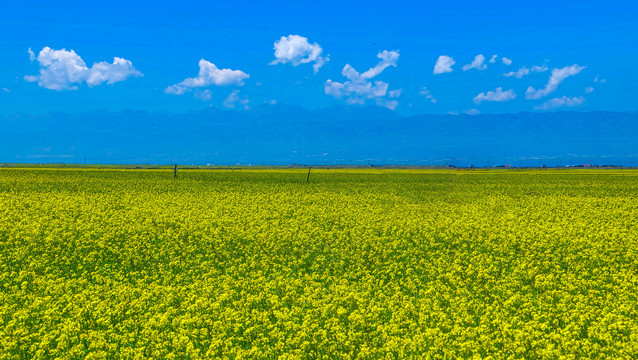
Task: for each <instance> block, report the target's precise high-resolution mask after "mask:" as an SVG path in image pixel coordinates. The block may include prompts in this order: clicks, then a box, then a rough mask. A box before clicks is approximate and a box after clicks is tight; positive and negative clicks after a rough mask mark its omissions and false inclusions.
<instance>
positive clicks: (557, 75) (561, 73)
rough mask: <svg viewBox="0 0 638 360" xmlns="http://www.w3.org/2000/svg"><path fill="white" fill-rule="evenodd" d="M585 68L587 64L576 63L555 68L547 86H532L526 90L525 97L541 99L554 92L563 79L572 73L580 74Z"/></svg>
mask: <svg viewBox="0 0 638 360" xmlns="http://www.w3.org/2000/svg"><path fill="white" fill-rule="evenodd" d="M585 68H586V66H579V65H578V64H574V65H572V66H565V67H564V68H561V69H553V70H552V75H551V76H550V77H549V81H548V82H547V84H546V85H545V87H544V88H543V89H539V90H536V89H534V88H533V87H531V86H530V87H528V88H527V91H526V92H525V97H526V98H527V99H540V98H542V97H545V96H547V95H548V94H550V93H552V92H554V91H555V90H556V89H557V88H558V85H560V83H561V82H563V80H565V79H567V78H568V77H570V76H572V75H576V74H578V73H579V72H581V71H582V70H583V69H585Z"/></svg>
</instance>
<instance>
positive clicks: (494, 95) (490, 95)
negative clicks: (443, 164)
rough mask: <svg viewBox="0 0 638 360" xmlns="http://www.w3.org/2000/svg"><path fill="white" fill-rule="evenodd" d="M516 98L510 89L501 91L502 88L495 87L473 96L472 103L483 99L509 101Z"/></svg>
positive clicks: (478, 102) (477, 102)
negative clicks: (492, 89)
mask: <svg viewBox="0 0 638 360" xmlns="http://www.w3.org/2000/svg"><path fill="white" fill-rule="evenodd" d="M513 99H516V93H515V92H514V90H512V89H510V90H507V91H503V88H501V87H497V88H496V89H495V90H494V91H488V92H487V93H485V92H482V93H480V94H478V95H476V97H474V103H475V104H480V103H481V102H483V101H499V102H503V101H509V100H513Z"/></svg>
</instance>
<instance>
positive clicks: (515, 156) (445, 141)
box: [0, 104, 638, 166]
mask: <svg viewBox="0 0 638 360" xmlns="http://www.w3.org/2000/svg"><path fill="white" fill-rule="evenodd" d="M0 125H1V126H2V127H1V128H2V129H3V130H2V135H1V136H0V138H1V141H0V162H6V163H16V162H20V163H50V162H63V163H84V161H85V158H86V161H87V162H88V163H113V164H124V163H128V164H169V163H179V164H196V165H203V164H219V165H231V164H266V165H284V164H307V165H330V164H355V165H365V164H372V165H387V164H397V165H445V164H449V165H455V166H470V165H474V166H494V165H503V164H510V165H512V166H542V165H546V166H557V165H579V164H598V165H607V164H611V165H622V166H638V113H636V112H634V113H619V112H602V111H597V112H575V111H567V112H521V113H516V114H479V115H466V114H462V115H432V114H423V115H417V116H409V117H404V116H401V115H399V114H397V113H396V112H394V111H392V110H389V109H386V108H381V107H355V106H342V107H333V108H327V109H320V110H307V109H303V108H300V107H295V106H289V105H283V104H265V105H261V106H258V107H256V108H253V109H251V110H246V111H243V110H242V111H239V110H226V109H217V108H207V109H204V110H200V111H191V112H186V113H167V112H147V111H130V110H129V111H121V112H110V111H94V112H90V113H81V114H70V113H62V112H54V113H49V114H43V115H28V114H16V115H12V116H6V117H0Z"/></svg>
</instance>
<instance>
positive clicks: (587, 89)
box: [585, 86, 594, 94]
mask: <svg viewBox="0 0 638 360" xmlns="http://www.w3.org/2000/svg"><path fill="white" fill-rule="evenodd" d="M592 92H594V88H593V87H591V86H588V87H586V88H585V94H590V93H592Z"/></svg>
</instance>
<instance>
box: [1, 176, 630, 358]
mask: <svg viewBox="0 0 638 360" xmlns="http://www.w3.org/2000/svg"><path fill="white" fill-rule="evenodd" d="M636 184H638V171H635V170H622V171H618V170H604V171H603V170H579V171H577V170H542V171H541V170H526V171H523V170H507V171H498V170H492V171H480V170H474V171H461V170H456V171H453V170H378V169H366V170H348V169H341V170H337V169H324V170H321V169H318V170H314V169H313V170H312V176H311V178H310V183H306V171H304V170H297V169H286V170H283V169H277V170H252V169H238V170H234V171H233V170H182V171H181V172H180V177H179V178H178V179H173V176H172V173H171V172H170V171H167V170H122V169H28V168H21V169H8V168H6V169H0V360H2V359H81V358H86V359H215V358H233V359H252V358H280V359H307V358H313V359H334V358H343V359H378V358H387V359H399V358H426V359H430V358H431V359H455V358H476V359H530V358H548V359H549V358H551V359H555V358H564V359H576V358H614V359H617V358H626V359H630V358H637V357H638V300H637V297H638V253H637V252H638V222H637V221H636V219H638V190H637V189H638V188H637V187H636Z"/></svg>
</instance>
